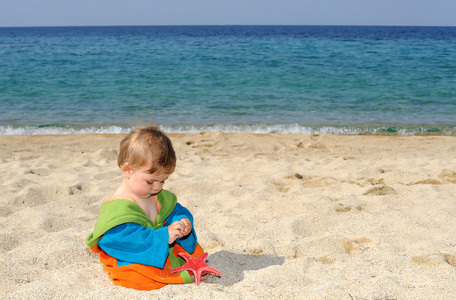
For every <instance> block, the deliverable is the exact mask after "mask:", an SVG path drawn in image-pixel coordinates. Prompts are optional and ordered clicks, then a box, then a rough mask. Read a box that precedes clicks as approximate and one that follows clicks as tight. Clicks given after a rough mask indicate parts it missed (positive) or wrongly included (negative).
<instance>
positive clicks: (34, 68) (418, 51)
mask: <svg viewBox="0 0 456 300" xmlns="http://www.w3.org/2000/svg"><path fill="white" fill-rule="evenodd" d="M0 106H1V110H0V134H40V133H83V132H100V133H110V132H112V133H117V132H127V131H129V129H130V128H131V127H134V126H137V125H140V124H144V123H150V122H155V123H158V124H160V125H161V126H162V127H163V128H164V129H165V130H166V131H168V132H199V131H214V130H216V131H224V132H256V133H270V132H274V133H336V134H366V133H367V134H379V133H388V134H405V135H407V134H446V135H456V27H345V26H144V27H62V28H59V27H47V28H0Z"/></svg>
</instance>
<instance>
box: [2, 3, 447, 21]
mask: <svg viewBox="0 0 456 300" xmlns="http://www.w3.org/2000/svg"><path fill="white" fill-rule="evenodd" d="M455 16H456V0H229V1H228V0H225V1H220V0H0V27H23V26H93V25H96V26H98V25H101V26H109V25H398V26H456V17H455Z"/></svg>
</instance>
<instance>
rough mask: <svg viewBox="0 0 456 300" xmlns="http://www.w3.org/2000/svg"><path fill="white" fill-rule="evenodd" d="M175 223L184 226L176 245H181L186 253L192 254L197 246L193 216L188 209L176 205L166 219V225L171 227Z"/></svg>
mask: <svg viewBox="0 0 456 300" xmlns="http://www.w3.org/2000/svg"><path fill="white" fill-rule="evenodd" d="M176 221H180V222H182V223H183V224H184V231H183V236H182V237H178V238H177V239H176V243H177V244H179V245H181V246H182V248H184V249H185V250H186V251H187V252H189V253H193V251H195V248H196V244H197V237H196V233H195V228H194V227H193V216H192V214H191V213H190V211H189V210H188V209H186V208H185V207H183V206H182V205H180V204H179V203H177V204H176V207H175V208H174V211H173V212H172V213H171V214H170V215H169V216H168V218H167V219H166V224H171V225H172V224H174V222H176ZM170 234H171V233H170Z"/></svg>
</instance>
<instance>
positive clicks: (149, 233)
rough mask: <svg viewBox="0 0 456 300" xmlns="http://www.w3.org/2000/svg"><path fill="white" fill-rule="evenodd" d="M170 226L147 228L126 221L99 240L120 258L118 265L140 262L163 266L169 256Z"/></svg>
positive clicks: (103, 247) (109, 252)
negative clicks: (156, 228)
mask: <svg viewBox="0 0 456 300" xmlns="http://www.w3.org/2000/svg"><path fill="white" fill-rule="evenodd" d="M168 240H169V236H168V228H167V227H164V228H161V229H158V230H154V229H152V228H145V227H144V226H141V225H139V224H136V223H125V224H121V225H119V226H116V227H114V228H112V229H110V230H108V231H107V232H106V233H105V234H104V235H103V237H102V238H101V239H100V240H99V241H98V246H99V247H100V248H101V249H103V251H105V252H106V253H108V254H109V255H111V256H112V257H115V258H116V259H118V260H120V261H121V262H118V266H121V265H128V264H130V263H139V264H144V265H149V266H154V267H157V268H163V266H164V265H165V261H166V258H167V257H168V252H169V247H168Z"/></svg>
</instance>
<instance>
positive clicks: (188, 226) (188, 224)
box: [181, 219, 192, 236]
mask: <svg viewBox="0 0 456 300" xmlns="http://www.w3.org/2000/svg"><path fill="white" fill-rule="evenodd" d="M181 222H183V223H184V225H185V228H184V236H186V235H188V234H190V232H191V231H192V223H191V222H190V220H189V219H182V220H181Z"/></svg>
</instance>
